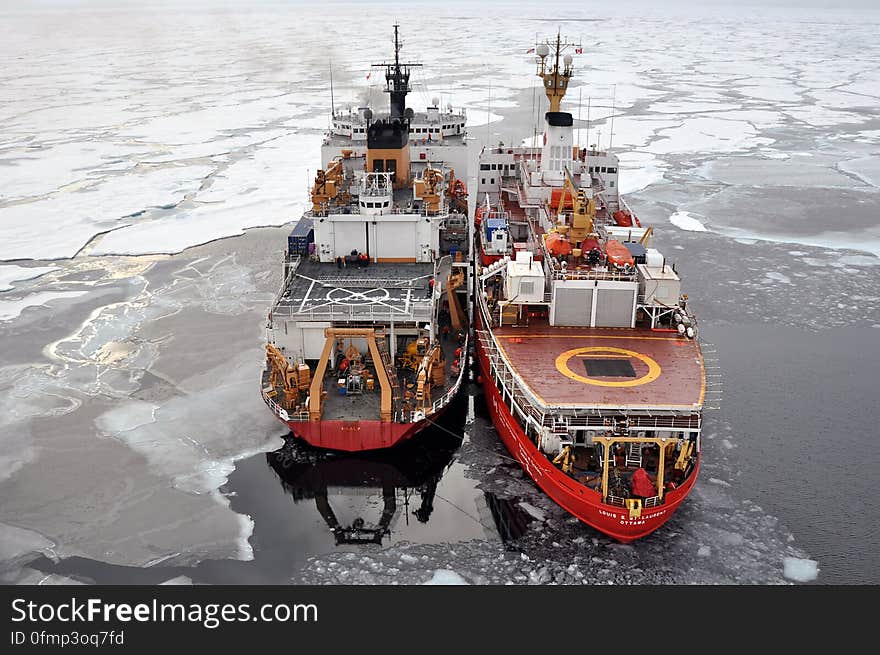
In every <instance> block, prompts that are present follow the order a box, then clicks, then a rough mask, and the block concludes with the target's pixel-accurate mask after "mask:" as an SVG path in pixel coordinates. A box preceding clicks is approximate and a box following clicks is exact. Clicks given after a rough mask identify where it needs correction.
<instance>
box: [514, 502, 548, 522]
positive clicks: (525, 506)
mask: <svg viewBox="0 0 880 655" xmlns="http://www.w3.org/2000/svg"><path fill="white" fill-rule="evenodd" d="M517 504H518V505H519V507H520V508H521V509H522V510H523V511H525V512H526V514H528V515H529V516H531V517H532V518H533V519H535V520H536V521H546V520H547V515H546V514H545V513H544V512H543V511H542V510H540V509H538V508H537V507H535V506H534V505H530V504H529V503H526V502H520V503H517Z"/></svg>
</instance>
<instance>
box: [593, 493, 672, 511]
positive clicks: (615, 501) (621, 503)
mask: <svg viewBox="0 0 880 655" xmlns="http://www.w3.org/2000/svg"><path fill="white" fill-rule="evenodd" d="M641 500H642V507H643V508H647V507H659V506H660V505H662V504H663V499H662V498H660V496H651V497H650V498H642V499H641ZM626 501H627V499H626V498H624V497H623V496H611V495H609V496H607V497H606V498H605V504H606V505H614V506H615V507H623V508H625V507H626Z"/></svg>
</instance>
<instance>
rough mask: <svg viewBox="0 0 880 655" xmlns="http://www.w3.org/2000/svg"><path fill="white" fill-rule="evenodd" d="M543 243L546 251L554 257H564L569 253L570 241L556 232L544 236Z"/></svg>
mask: <svg viewBox="0 0 880 655" xmlns="http://www.w3.org/2000/svg"><path fill="white" fill-rule="evenodd" d="M544 245H546V246H547V251H548V252H549V253H550V254H551V255H553V256H554V257H565V256H566V255H570V254H571V241H569V240H568V238H567V237H565V236H563V235H561V234H559V233H558V232H551V233H550V234H548V235H547V236H546V237H544Z"/></svg>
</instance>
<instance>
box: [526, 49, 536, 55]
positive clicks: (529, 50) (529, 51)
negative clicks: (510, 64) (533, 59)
mask: <svg viewBox="0 0 880 655" xmlns="http://www.w3.org/2000/svg"><path fill="white" fill-rule="evenodd" d="M534 51H535V49H534V48H529V49H528V50H526V54H527V55H530V54H532V53H533V52H534Z"/></svg>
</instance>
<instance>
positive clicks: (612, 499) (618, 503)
mask: <svg viewBox="0 0 880 655" xmlns="http://www.w3.org/2000/svg"><path fill="white" fill-rule="evenodd" d="M605 503H606V504H608V505H614V506H615V507H626V498H624V497H623V496H611V495H608V496H606V497H605Z"/></svg>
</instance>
